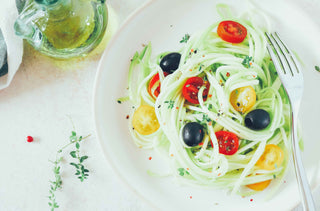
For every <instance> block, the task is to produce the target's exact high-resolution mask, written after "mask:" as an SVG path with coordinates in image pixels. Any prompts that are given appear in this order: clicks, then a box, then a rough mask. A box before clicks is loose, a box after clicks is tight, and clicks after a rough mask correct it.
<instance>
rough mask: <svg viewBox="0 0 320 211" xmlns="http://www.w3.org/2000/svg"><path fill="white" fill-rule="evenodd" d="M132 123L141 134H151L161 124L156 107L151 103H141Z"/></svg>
mask: <svg viewBox="0 0 320 211" xmlns="http://www.w3.org/2000/svg"><path fill="white" fill-rule="evenodd" d="M132 125H133V128H134V130H136V131H137V132H138V133H140V134H141V135H150V134H152V133H154V132H156V131H157V130H158V129H159V127H160V124H159V122H158V119H157V116H156V113H155V110H154V107H152V106H149V105H141V106H139V108H138V109H137V110H136V111H135V112H134V114H133V117H132Z"/></svg>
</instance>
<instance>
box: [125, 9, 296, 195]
mask: <svg viewBox="0 0 320 211" xmlns="http://www.w3.org/2000/svg"><path fill="white" fill-rule="evenodd" d="M217 8H218V12H219V14H220V15H221V17H222V18H223V19H226V18H227V19H228V20H232V21H236V22H238V23H240V24H242V25H243V26H244V27H245V28H246V29H247V36H246V38H245V40H244V41H243V42H241V43H238V44H232V43H228V42H226V41H224V40H222V39H221V38H220V37H219V36H218V34H217V33H216V28H217V26H218V24H219V22H218V23H214V24H212V25H211V26H209V27H208V28H207V29H206V30H204V31H199V32H196V33H194V34H192V35H191V36H190V38H189V40H188V41H187V42H186V43H185V44H183V47H182V48H181V49H180V50H177V51H176V52H179V53H180V54H181V59H180V64H179V67H178V69H177V70H175V71H174V72H173V73H172V74H169V75H168V76H165V75H164V73H163V71H162V69H161V68H160V66H159V63H160V60H161V58H163V56H165V55H166V54H167V53H168V52H165V53H162V54H159V55H156V56H155V57H154V56H152V48H151V43H149V44H148V45H146V46H145V48H144V50H143V51H142V52H141V53H138V52H137V53H136V54H135V55H134V56H133V59H132V61H131V65H130V68H129V87H128V95H129V99H130V102H131V103H132V104H133V106H134V108H138V107H139V106H140V105H150V106H152V107H153V108H154V109H155V114H156V117H157V119H158V122H159V124H160V127H159V129H158V130H157V131H156V132H154V133H152V134H149V135H141V134H139V133H138V132H137V131H136V130H134V129H133V126H132V122H131V121H130V123H129V130H130V133H131V136H132V138H133V140H134V142H135V144H136V145H137V146H138V147H140V148H145V149H155V150H157V151H159V152H162V153H165V154H166V156H167V157H168V158H169V159H168V160H170V165H171V169H172V170H173V172H172V175H174V176H175V177H176V178H177V180H178V181H180V182H181V183H183V184H191V185H200V186H203V187H215V188H224V189H228V190H230V191H231V193H236V194H240V195H250V194H254V193H256V192H257V191H254V190H251V189H249V188H247V187H246V185H248V184H253V183H259V182H262V181H266V180H274V179H275V178H276V179H278V180H279V179H280V178H282V177H283V175H284V174H285V172H286V169H287V165H288V160H289V156H288V151H289V149H290V147H291V145H290V141H289V140H290V137H289V134H290V133H289V132H290V131H289V130H290V105H289V101H288V98H287V96H286V94H285V91H284V89H283V87H282V85H281V82H280V80H279V78H278V76H277V74H276V71H275V68H274V66H273V63H272V61H271V59H270V57H269V55H268V54H267V51H266V43H267V41H266V38H265V36H264V29H261V28H260V27H259V26H258V25H255V23H254V22H251V21H250V18H248V17H249V16H250V13H246V15H245V17H246V19H242V18H235V17H232V16H231V12H230V9H229V7H227V6H226V5H218V6H217ZM254 15H257V14H256V13H255V14H254ZM246 59H249V61H250V63H249V64H248V65H245V60H246ZM157 73H158V74H159V78H160V79H159V80H160V83H161V92H160V94H159V95H158V96H157V98H156V99H154V98H153V97H152V96H151V95H150V94H149V92H148V84H149V82H150V80H151V78H152V77H153V76H154V75H155V74H157ZM195 76H200V77H202V78H205V79H206V80H207V81H208V82H209V84H210V88H209V90H208V96H210V97H208V98H207V99H204V97H203V93H204V90H205V89H206V87H205V86H202V87H201V88H200V89H199V92H198V100H199V104H198V105H197V104H192V103H189V102H187V101H186V100H185V98H184V97H183V95H182V89H183V86H184V84H185V82H186V80H187V79H188V78H190V77H195ZM246 86H251V87H253V88H254V90H255V92H256V97H257V99H256V103H255V104H254V107H253V108H252V109H264V110H265V111H267V112H268V113H269V115H270V124H269V125H268V127H267V128H265V129H262V130H252V129H250V128H248V127H246V126H245V124H244V118H245V116H246V115H247V113H248V112H249V111H246V112H244V113H241V112H239V111H237V110H236V109H235V108H234V107H233V106H232V105H231V103H230V100H229V99H230V94H231V93H232V92H233V91H234V90H236V89H238V88H241V87H246ZM252 109H251V110H252ZM188 122H198V123H200V124H201V125H202V126H203V127H204V131H205V135H204V138H203V144H202V145H199V146H195V147H189V146H187V145H186V144H185V143H184V140H183V135H182V133H183V132H182V129H183V126H184V125H185V124H186V123H188ZM220 130H225V131H231V132H232V133H234V134H236V135H237V137H238V138H239V143H240V146H239V149H238V150H237V152H236V153H235V154H233V155H224V154H221V153H219V143H218V140H217V137H216V135H215V132H217V131H220ZM211 143H212V146H211ZM267 144H274V145H277V146H279V147H280V148H281V149H282V150H283V151H284V155H285V156H284V157H285V158H284V162H283V163H282V165H281V166H278V167H276V168H275V169H273V170H264V169H259V168H258V167H257V166H256V165H255V164H256V163H257V161H258V160H259V158H260V157H261V155H262V154H263V153H264V150H265V147H266V145H267ZM181 169H182V170H184V171H185V172H187V173H185V174H179V171H181ZM276 184H277V185H272V187H270V189H272V188H273V189H275V188H277V187H278V186H279V185H280V182H277V183H276Z"/></svg>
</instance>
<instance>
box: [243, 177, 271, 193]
mask: <svg viewBox="0 0 320 211" xmlns="http://www.w3.org/2000/svg"><path fill="white" fill-rule="evenodd" d="M270 183H271V180H266V181H262V182H257V183H253V184H249V185H247V187H248V188H250V189H251V190H255V191H263V190H264V189H266V188H267V187H268V186H269V185H270Z"/></svg>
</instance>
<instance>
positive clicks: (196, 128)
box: [182, 122, 204, 147]
mask: <svg viewBox="0 0 320 211" xmlns="http://www.w3.org/2000/svg"><path fill="white" fill-rule="evenodd" d="M203 136H204V132H203V127H202V125H200V124H199V123H197V122H189V123H187V124H186V125H185V126H184V127H183V129H182V138H183V141H184V143H185V144H186V145H188V146H189V147H194V146H197V145H198V144H200V143H201V141H202V139H203Z"/></svg>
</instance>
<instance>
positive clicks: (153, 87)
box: [148, 72, 169, 99]
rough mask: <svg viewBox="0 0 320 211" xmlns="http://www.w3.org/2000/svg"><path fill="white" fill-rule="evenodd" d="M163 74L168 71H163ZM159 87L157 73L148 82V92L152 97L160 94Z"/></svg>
mask: <svg viewBox="0 0 320 211" xmlns="http://www.w3.org/2000/svg"><path fill="white" fill-rule="evenodd" d="M163 74H164V76H165V77H166V76H167V75H169V73H167V72H163ZM160 88H161V84H160V76H159V73H157V74H155V75H154V76H153V77H152V78H151V80H150V82H149V85H148V92H149V94H150V95H151V96H152V97H153V98H154V99H156V98H157V97H158V96H159V94H160Z"/></svg>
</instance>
